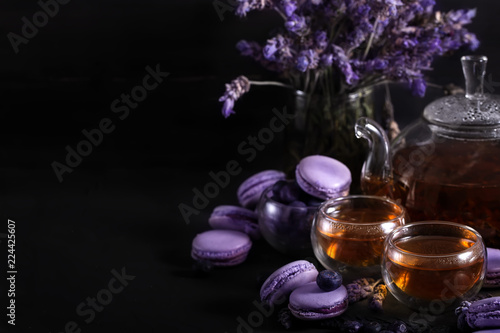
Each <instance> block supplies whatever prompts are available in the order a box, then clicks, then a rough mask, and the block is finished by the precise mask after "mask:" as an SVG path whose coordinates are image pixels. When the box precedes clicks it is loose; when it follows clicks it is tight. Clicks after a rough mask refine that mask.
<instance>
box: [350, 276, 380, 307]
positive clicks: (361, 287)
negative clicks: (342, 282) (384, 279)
mask: <svg viewBox="0 0 500 333" xmlns="http://www.w3.org/2000/svg"><path fill="white" fill-rule="evenodd" d="M379 282H380V280H378V281H375V280H374V279H372V278H362V279H357V280H354V281H353V282H351V283H349V284H348V285H347V286H346V289H347V296H348V299H349V303H351V304H352V303H356V302H359V301H361V300H363V299H365V298H367V297H368V296H370V295H371V294H372V293H373V287H374V286H375V285H377V284H378V283H379Z"/></svg>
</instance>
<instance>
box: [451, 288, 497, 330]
mask: <svg viewBox="0 0 500 333" xmlns="http://www.w3.org/2000/svg"><path fill="white" fill-rule="evenodd" d="M455 313H456V314H457V315H458V327H459V328H460V329H466V328H467V327H470V328H472V329H475V330H476V329H483V328H500V297H498V296H497V297H489V298H484V299H481V300H479V301H475V302H472V303H471V302H462V305H461V306H460V307H458V308H457V309H456V310H455Z"/></svg>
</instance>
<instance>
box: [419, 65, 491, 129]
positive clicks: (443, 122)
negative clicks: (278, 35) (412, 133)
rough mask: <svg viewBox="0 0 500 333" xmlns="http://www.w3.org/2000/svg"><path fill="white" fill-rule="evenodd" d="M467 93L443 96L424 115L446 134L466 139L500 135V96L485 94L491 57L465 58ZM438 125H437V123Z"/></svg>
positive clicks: (464, 70) (429, 106) (428, 107)
mask: <svg viewBox="0 0 500 333" xmlns="http://www.w3.org/2000/svg"><path fill="white" fill-rule="evenodd" d="M461 60H462V69H463V72H464V76H465V95H463V94H457V95H451V96H446V97H443V98H440V99H438V100H436V101H434V102H432V103H431V104H429V105H428V106H427V107H426V108H425V110H424V118H425V119H426V120H427V121H429V122H430V123H431V124H433V125H437V127H438V130H439V132H441V133H442V134H445V135H451V136H459V137H465V138H478V139H482V138H497V137H500V96H498V95H490V94H485V93H484V75H485V72H486V63H487V61H488V58H487V57H485V56H464V57H462V59H461ZM433 127H434V126H433Z"/></svg>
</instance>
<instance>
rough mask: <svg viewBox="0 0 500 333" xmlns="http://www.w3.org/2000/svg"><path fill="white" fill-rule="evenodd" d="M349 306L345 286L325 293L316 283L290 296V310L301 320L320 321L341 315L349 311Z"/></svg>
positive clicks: (301, 288) (297, 290)
mask: <svg viewBox="0 0 500 333" xmlns="http://www.w3.org/2000/svg"><path fill="white" fill-rule="evenodd" d="M347 305H348V297H347V289H346V288H345V287H344V286H340V287H338V288H337V289H335V290H333V291H323V290H321V289H320V287H318V284H317V283H316V282H311V283H308V284H306V285H303V286H301V287H299V288H297V289H295V290H294V291H293V292H292V293H291V294H290V302H289V304H288V308H289V309H290V311H291V312H292V315H294V316H295V317H297V318H299V319H303V320H320V319H327V318H332V317H336V316H339V315H341V314H342V313H344V312H345V310H347Z"/></svg>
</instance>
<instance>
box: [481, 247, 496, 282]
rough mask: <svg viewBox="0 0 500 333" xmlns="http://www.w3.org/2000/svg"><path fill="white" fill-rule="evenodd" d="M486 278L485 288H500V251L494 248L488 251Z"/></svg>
mask: <svg viewBox="0 0 500 333" xmlns="http://www.w3.org/2000/svg"><path fill="white" fill-rule="evenodd" d="M486 255H487V261H486V276H485V278H484V281H483V288H500V250H499V249H494V248H491V247H489V248H487V249H486Z"/></svg>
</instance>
